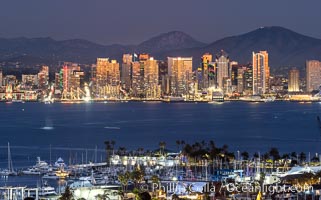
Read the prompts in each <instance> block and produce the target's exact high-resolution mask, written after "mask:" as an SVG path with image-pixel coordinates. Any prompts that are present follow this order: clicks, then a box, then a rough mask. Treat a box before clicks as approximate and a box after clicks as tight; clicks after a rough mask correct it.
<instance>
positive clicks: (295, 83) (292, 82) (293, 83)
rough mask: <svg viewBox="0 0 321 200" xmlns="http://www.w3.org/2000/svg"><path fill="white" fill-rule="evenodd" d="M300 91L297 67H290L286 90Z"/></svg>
mask: <svg viewBox="0 0 321 200" xmlns="http://www.w3.org/2000/svg"><path fill="white" fill-rule="evenodd" d="M299 91H300V74H299V70H298V69H295V68H294V69H291V70H290V71H289V82H288V92H299Z"/></svg>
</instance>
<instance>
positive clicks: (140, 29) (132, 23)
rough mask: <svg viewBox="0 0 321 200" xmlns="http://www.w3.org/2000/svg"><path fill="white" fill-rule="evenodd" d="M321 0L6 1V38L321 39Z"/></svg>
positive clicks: (1, 4)
mask: <svg viewBox="0 0 321 200" xmlns="http://www.w3.org/2000/svg"><path fill="white" fill-rule="evenodd" d="M320 20H321V1H320V0H220V1H218V0H158V1H157V0H1V1H0V37H6V38H11V37H20V36H25V37H53V38H55V39H59V40H60V39H70V38H83V39H88V40H91V41H94V42H97V43H101V44H111V43H120V44H137V43H140V42H142V41H143V40H146V39H149V38H150V37H152V36H155V35H158V34H160V33H163V32H169V31H172V30H180V31H184V32H186V33H188V34H190V35H191V36H193V37H194V38H195V39H198V40H200V41H203V42H213V41H215V40H217V39H221V38H223V37H226V36H231V35H236V34H240V33H245V32H248V31H251V30H253V29H256V28H258V27H260V26H272V25H277V26H284V27H286V28H290V29H292V30H294V31H297V32H299V33H303V34H306V35H309V36H313V37H317V38H321V21H320Z"/></svg>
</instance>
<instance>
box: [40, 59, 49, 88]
mask: <svg viewBox="0 0 321 200" xmlns="http://www.w3.org/2000/svg"><path fill="white" fill-rule="evenodd" d="M48 84H49V67H48V66H45V65H44V66H42V67H41V69H40V71H39V73H38V88H39V89H46V88H48Z"/></svg>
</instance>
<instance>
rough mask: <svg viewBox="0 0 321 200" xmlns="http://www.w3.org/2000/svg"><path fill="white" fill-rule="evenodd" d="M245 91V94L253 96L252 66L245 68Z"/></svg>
mask: <svg viewBox="0 0 321 200" xmlns="http://www.w3.org/2000/svg"><path fill="white" fill-rule="evenodd" d="M244 67H245V71H244V91H243V93H245V94H247V95H249V94H253V66H252V64H247V65H245V66H244Z"/></svg>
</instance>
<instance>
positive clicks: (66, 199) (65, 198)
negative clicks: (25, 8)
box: [59, 186, 74, 200]
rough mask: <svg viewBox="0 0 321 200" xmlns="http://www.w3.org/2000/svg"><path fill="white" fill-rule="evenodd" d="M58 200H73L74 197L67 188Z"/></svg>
mask: <svg viewBox="0 0 321 200" xmlns="http://www.w3.org/2000/svg"><path fill="white" fill-rule="evenodd" d="M59 200H74V195H73V194H72V192H71V190H70V187H69V186H67V187H66V189H65V192H64V193H63V194H62V196H61V197H60V198H59Z"/></svg>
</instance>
